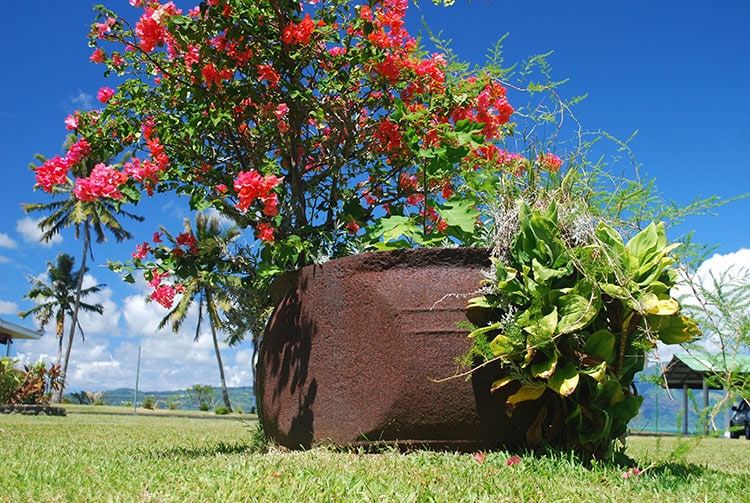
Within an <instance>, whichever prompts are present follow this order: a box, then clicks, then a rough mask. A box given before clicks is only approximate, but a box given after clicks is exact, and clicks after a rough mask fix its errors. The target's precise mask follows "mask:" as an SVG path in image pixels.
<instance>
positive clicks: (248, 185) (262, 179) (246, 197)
mask: <svg viewBox="0 0 750 503" xmlns="http://www.w3.org/2000/svg"><path fill="white" fill-rule="evenodd" d="M281 180H282V179H281V178H279V177H277V176H275V175H268V176H262V175H261V174H260V173H258V172H257V171H255V170H250V171H240V172H239V173H238V174H237V179H236V180H235V181H234V190H235V192H236V193H237V196H238V197H239V202H238V203H237V209H238V210H240V211H242V212H243V213H244V212H246V211H247V210H248V208H250V205H251V204H253V203H254V202H255V201H257V200H259V199H260V200H263V198H269V197H271V191H272V190H273V189H274V187H276V186H277V185H278V184H279V183H281Z"/></svg>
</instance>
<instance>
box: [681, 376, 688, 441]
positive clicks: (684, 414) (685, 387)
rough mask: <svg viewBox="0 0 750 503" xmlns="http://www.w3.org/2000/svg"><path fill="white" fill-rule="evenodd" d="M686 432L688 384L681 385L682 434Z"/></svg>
mask: <svg viewBox="0 0 750 503" xmlns="http://www.w3.org/2000/svg"><path fill="white" fill-rule="evenodd" d="M687 432H688V385H687V384H684V385H683V386H682V434H683V435H687Z"/></svg>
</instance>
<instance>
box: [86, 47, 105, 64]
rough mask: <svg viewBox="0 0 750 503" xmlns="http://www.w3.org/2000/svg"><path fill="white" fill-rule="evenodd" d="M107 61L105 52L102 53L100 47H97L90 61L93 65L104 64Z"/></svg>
mask: <svg viewBox="0 0 750 503" xmlns="http://www.w3.org/2000/svg"><path fill="white" fill-rule="evenodd" d="M105 59H106V57H105V56H104V51H102V50H101V48H100V47H97V48H96V50H95V51H94V52H92V53H91V56H90V57H89V61H91V62H92V63H104V61H105Z"/></svg>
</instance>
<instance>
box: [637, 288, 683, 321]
mask: <svg viewBox="0 0 750 503" xmlns="http://www.w3.org/2000/svg"><path fill="white" fill-rule="evenodd" d="M641 310H642V312H643V313H644V314H655V315H657V316H670V315H672V314H676V313H677V311H679V310H680V304H679V303H678V302H677V301H676V300H674V299H673V298H671V297H669V298H666V299H659V298H658V297H657V296H656V295H654V294H653V293H647V294H645V295H644V296H643V297H642V298H641Z"/></svg>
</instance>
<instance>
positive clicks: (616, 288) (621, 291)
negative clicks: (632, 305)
mask: <svg viewBox="0 0 750 503" xmlns="http://www.w3.org/2000/svg"><path fill="white" fill-rule="evenodd" d="M599 288H601V289H602V292H604V293H606V294H607V295H609V296H610V297H612V298H613V299H629V298H630V297H632V295H631V294H630V292H629V291H628V290H627V289H626V288H623V287H622V286H620V285H615V284H612V283H601V284H599Z"/></svg>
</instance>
